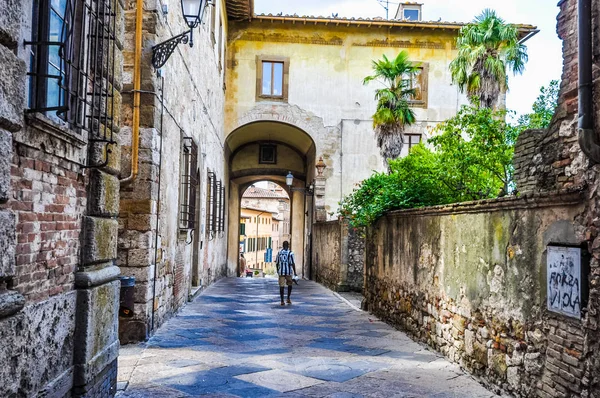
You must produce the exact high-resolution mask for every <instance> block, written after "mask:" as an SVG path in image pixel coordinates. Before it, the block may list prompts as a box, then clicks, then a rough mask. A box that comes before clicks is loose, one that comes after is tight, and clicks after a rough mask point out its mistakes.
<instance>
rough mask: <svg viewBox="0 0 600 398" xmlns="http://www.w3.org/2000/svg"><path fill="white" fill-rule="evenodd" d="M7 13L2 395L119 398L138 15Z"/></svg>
mask: <svg viewBox="0 0 600 398" xmlns="http://www.w3.org/2000/svg"><path fill="white" fill-rule="evenodd" d="M0 7H1V11H0V65H1V68H0V70H1V72H0V73H1V74H2V76H1V78H0V336H1V337H0V340H2V354H3V355H2V358H3V359H2V362H1V363H2V366H1V369H2V370H1V371H0V396H3V397H31V396H48V397H62V396H95V397H108V396H112V395H114V393H115V389H116V371H117V355H118V350H119V340H118V333H117V323H118V320H117V317H118V314H117V312H118V307H119V281H118V280H117V278H118V276H119V268H118V267H117V266H116V264H115V260H116V258H117V230H118V221H117V216H118V214H119V191H120V187H119V185H120V184H119V178H120V175H119V174H120V171H121V170H120V169H121V167H120V158H119V156H118V154H119V153H120V145H119V142H120V139H121V138H122V137H123V132H122V130H121V125H122V121H121V115H120V105H121V103H122V99H123V97H122V91H123V69H122V67H121V65H122V60H123V54H122V50H123V47H124V46H125V41H126V37H125V35H124V31H123V16H124V12H125V9H124V4H123V2H120V1H113V0H89V1H83V0H81V1H70V2H61V3H60V4H56V3H55V2H50V1H46V0H39V1H38V0H36V1H34V0H26V1H8V2H6V1H5V2H3V3H2V5H1V6H0ZM40 359H43V360H40Z"/></svg>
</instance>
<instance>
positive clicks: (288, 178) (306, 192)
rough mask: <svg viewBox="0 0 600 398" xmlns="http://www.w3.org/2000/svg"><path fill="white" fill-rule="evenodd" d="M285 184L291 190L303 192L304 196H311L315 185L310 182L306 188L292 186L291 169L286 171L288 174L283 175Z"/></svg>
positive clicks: (292, 176)
mask: <svg viewBox="0 0 600 398" xmlns="http://www.w3.org/2000/svg"><path fill="white" fill-rule="evenodd" d="M285 184H286V185H287V186H288V187H289V188H290V191H291V192H304V195H306V196H312V194H313V192H314V190H315V186H314V184H312V183H311V184H310V185H309V186H308V187H306V188H294V187H292V185H294V175H293V174H292V172H291V171H290V172H288V175H287V176H286V177H285Z"/></svg>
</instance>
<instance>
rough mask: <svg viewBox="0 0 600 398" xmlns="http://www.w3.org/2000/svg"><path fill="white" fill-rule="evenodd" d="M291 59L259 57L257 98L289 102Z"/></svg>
mask: <svg viewBox="0 0 600 398" xmlns="http://www.w3.org/2000/svg"><path fill="white" fill-rule="evenodd" d="M288 81H289V58H282V57H260V56H259V57H257V76H256V97H257V100H261V99H268V100H276V101H287V99H288Z"/></svg>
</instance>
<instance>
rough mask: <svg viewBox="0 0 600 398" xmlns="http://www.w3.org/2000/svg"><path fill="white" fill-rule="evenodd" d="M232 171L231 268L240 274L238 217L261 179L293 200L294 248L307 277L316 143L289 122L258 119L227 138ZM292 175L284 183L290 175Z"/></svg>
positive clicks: (291, 238)
mask: <svg viewBox="0 0 600 398" xmlns="http://www.w3.org/2000/svg"><path fill="white" fill-rule="evenodd" d="M226 144H227V145H226V150H227V152H228V159H229V164H228V171H229V220H228V223H229V236H228V268H229V270H230V271H231V273H232V274H239V265H238V261H239V251H240V244H239V243H240V216H241V211H240V208H241V200H242V195H243V193H244V191H245V190H246V189H247V188H248V187H250V186H252V185H253V184H255V183H257V182H259V181H270V182H272V183H275V184H278V185H279V186H281V187H282V188H283V189H284V190H285V191H286V192H287V194H288V195H289V200H290V245H291V248H292V250H293V251H294V252H295V253H296V261H297V264H298V265H299V267H298V269H297V271H298V274H299V275H301V276H309V269H310V264H309V261H310V260H309V259H310V249H311V248H310V234H311V227H312V222H313V211H312V209H313V198H312V196H311V195H310V191H309V190H307V189H306V188H307V187H308V186H309V185H310V184H311V183H312V182H313V180H314V178H315V171H314V170H315V143H314V141H313V139H312V138H311V136H310V135H309V134H308V133H307V132H305V131H304V130H302V129H300V128H298V127H296V126H293V125H291V124H287V123H282V122H274V121H255V122H252V123H248V124H246V125H243V126H241V127H239V128H237V129H236V130H235V131H233V132H232V133H231V134H229V136H228V137H227V141H226ZM290 172H291V173H292V174H293V176H294V182H293V186H292V187H288V186H287V185H286V176H287V175H288V173H290Z"/></svg>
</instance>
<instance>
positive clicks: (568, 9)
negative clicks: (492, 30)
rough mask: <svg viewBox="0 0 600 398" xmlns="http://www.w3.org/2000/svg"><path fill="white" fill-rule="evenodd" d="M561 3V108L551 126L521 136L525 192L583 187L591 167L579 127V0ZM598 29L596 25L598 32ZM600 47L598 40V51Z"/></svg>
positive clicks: (519, 164) (520, 174) (520, 181)
mask: <svg viewBox="0 0 600 398" xmlns="http://www.w3.org/2000/svg"><path fill="white" fill-rule="evenodd" d="M592 3H594V2H592ZM594 4H595V3H594ZM558 5H559V7H560V14H559V15H558V18H557V20H558V25H557V33H558V36H559V37H560V38H561V39H562V40H563V73H562V81H561V85H560V93H559V100H558V108H557V110H556V113H555V115H554V118H553V120H552V123H551V125H550V128H549V129H547V130H531V131H526V132H524V133H522V134H521V137H519V140H518V143H517V149H516V151H515V152H516V153H515V160H516V162H515V168H516V170H515V174H516V180H517V185H518V189H519V192H520V193H522V194H526V193H530V192H549V191H555V190H561V189H579V188H581V187H583V186H585V185H586V181H585V176H584V171H585V169H586V168H587V167H588V160H587V158H586V156H585V155H584V153H583V152H582V151H581V149H580V148H579V144H578V142H577V138H578V137H577V129H576V127H577V119H578V117H577V106H578V102H577V95H578V90H577V82H578V67H577V63H578V44H577V1H576V0H561V1H560V2H559V3H558ZM594 7H595V6H594ZM597 32H598V29H597V26H596V35H597V34H598V33H597ZM598 51H599V50H598V45H597V41H596V45H595V52H596V54H597V53H598Z"/></svg>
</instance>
